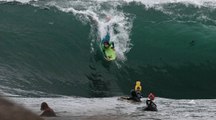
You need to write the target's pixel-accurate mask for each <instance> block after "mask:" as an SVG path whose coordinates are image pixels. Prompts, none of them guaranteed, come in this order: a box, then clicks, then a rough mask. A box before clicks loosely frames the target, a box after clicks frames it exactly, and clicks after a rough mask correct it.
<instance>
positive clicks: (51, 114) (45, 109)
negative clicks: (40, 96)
mask: <svg viewBox="0 0 216 120" xmlns="http://www.w3.org/2000/svg"><path fill="white" fill-rule="evenodd" d="M40 109H41V111H43V113H42V114H41V115H40V116H42V117H56V114H55V112H54V111H53V110H52V109H51V108H50V107H49V106H48V104H47V103H46V102H43V103H41V108H40Z"/></svg>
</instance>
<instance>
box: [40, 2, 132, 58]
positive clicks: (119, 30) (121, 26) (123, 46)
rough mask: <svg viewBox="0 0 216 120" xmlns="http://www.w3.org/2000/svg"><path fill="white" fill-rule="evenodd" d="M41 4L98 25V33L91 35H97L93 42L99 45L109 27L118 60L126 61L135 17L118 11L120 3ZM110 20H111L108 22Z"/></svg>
mask: <svg viewBox="0 0 216 120" xmlns="http://www.w3.org/2000/svg"><path fill="white" fill-rule="evenodd" d="M36 4H37V3H36ZM41 4H43V5H47V6H54V7H56V8H58V9H59V10H61V11H64V12H70V13H73V14H74V15H75V16H77V17H78V19H79V20H81V21H82V22H84V23H87V22H88V23H90V24H91V26H92V27H95V25H96V29H97V31H91V33H92V34H97V38H93V40H92V41H93V42H96V43H97V44H98V43H99V42H100V40H101V39H103V37H105V35H106V33H107V27H109V28H110V36H111V39H110V41H113V42H114V43H115V49H116V51H117V59H118V60H119V61H125V60H126V56H125V54H126V53H127V52H129V50H130V47H131V43H130V38H129V35H130V31H131V28H132V21H133V17H129V15H128V14H125V13H123V12H122V11H118V10H117V8H116V7H117V6H118V5H121V4H120V2H108V3H104V2H101V1H100V2H99V1H98V2H95V1H88V2H86V1H49V2H45V3H43V2H42V1H39V2H38V4H37V5H39V6H40V5H41ZM108 18H109V20H107V19H108ZM92 30H93V29H92ZM94 30H95V29H94ZM93 36H94V35H93ZM92 49H94V48H92Z"/></svg>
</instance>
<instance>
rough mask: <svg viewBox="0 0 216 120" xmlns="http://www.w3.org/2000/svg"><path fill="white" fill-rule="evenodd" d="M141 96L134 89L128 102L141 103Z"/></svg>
mask: <svg viewBox="0 0 216 120" xmlns="http://www.w3.org/2000/svg"><path fill="white" fill-rule="evenodd" d="M141 97H142V96H141V94H140V93H138V92H136V91H135V90H134V89H133V90H131V97H129V98H128V100H133V101H135V102H141V100H140V98H141Z"/></svg>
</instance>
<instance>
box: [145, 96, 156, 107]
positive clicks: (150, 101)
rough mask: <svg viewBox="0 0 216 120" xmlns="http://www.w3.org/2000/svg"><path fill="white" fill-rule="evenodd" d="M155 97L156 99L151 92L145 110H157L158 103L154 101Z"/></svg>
mask: <svg viewBox="0 0 216 120" xmlns="http://www.w3.org/2000/svg"><path fill="white" fill-rule="evenodd" d="M154 99H155V96H154V94H153V93H150V94H149V95H148V98H147V100H146V107H145V108H144V110H145V111H157V105H156V104H155V103H154V102H153V101H154Z"/></svg>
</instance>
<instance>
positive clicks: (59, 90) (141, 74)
mask: <svg viewBox="0 0 216 120" xmlns="http://www.w3.org/2000/svg"><path fill="white" fill-rule="evenodd" d="M72 3H73V1H72ZM72 3H70V2H69V1H68V3H67V1H66V3H65V4H64V2H57V1H38V2H31V3H29V4H23V3H19V2H1V3H0V89H1V91H3V92H5V93H10V94H16V95H21V96H50V95H69V96H74V95H75V96H84V97H106V96H116V95H125V94H128V93H129V91H130V89H132V88H133V86H134V83H135V81H136V80H141V82H142V86H143V94H144V96H145V95H147V94H148V93H149V92H153V93H155V94H156V95H157V96H160V97H168V98H215V97H216V91H215V87H216V84H215V80H214V79H215V78H216V75H215V73H216V68H215V65H216V55H215V51H216V47H215V44H216V40H215V38H216V34H215V32H216V27H215V25H216V21H215V20H216V14H215V13H216V10H215V8H214V6H210V7H209V6H196V5H194V4H183V3H166V4H158V5H155V6H154V7H148V6H147V5H144V4H141V3H135V2H133V3H124V2H123V1H122V2H116V3H115V5H114V4H112V3H110V2H96V3H95V2H91V1H90V2H86V5H83V3H82V4H81V3H79V2H77V3H76V4H75V3H73V4H72ZM95 4H97V6H95ZM89 6H90V7H91V8H90V7H89ZM101 6H102V7H101ZM71 8H73V9H71ZM86 10H89V11H91V12H89V11H86ZM80 11H81V12H80ZM93 13H95V14H96V17H95V14H93ZM106 15H108V16H112V17H111V20H110V21H111V22H108V25H110V26H111V32H112V34H111V40H112V41H114V43H115V46H116V51H117V53H118V54H117V55H119V57H118V59H117V60H116V61H115V62H107V61H106V60H104V58H103V56H102V53H101V51H100V48H99V47H98V41H99V40H100V39H101V37H102V36H103V35H104V33H105V32H104V29H105V27H104V26H105V24H106V22H103V21H104V16H106ZM98 16H99V17H98ZM89 18H93V20H91V19H89ZM97 18H99V19H97ZM100 18H103V19H100ZM94 19H95V20H94ZM95 21H96V22H95ZM101 21H102V22H101Z"/></svg>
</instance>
